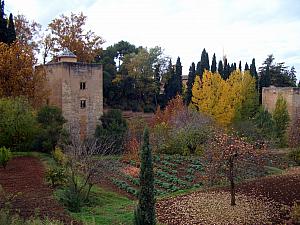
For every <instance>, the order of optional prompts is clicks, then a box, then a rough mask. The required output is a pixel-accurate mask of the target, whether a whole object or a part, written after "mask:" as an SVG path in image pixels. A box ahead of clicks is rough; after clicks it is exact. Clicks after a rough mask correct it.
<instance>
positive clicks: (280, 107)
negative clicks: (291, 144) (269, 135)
mask: <svg viewBox="0 0 300 225" xmlns="http://www.w3.org/2000/svg"><path fill="white" fill-rule="evenodd" d="M273 120H274V125H275V126H274V128H275V130H274V131H275V134H276V137H277V138H278V139H279V147H285V146H286V145H287V134H286V130H287V127H288V124H289V121H290V117H289V113H288V110H287V103H286V100H285V99H284V98H283V97H282V96H278V98H277V101H276V105H275V109H274V112H273Z"/></svg>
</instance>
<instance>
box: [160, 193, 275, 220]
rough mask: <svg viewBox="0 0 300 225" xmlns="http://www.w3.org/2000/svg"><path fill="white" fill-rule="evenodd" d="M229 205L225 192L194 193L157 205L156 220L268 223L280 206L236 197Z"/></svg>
mask: <svg viewBox="0 0 300 225" xmlns="http://www.w3.org/2000/svg"><path fill="white" fill-rule="evenodd" d="M236 203H237V205H236V206H234V207H233V206H230V193H229V192H195V193H192V194H189V195H185V196H180V197H175V198H170V199H166V200H163V201H160V202H158V203H157V218H158V220H159V221H160V222H162V223H164V224H172V225H177V224H185V225H189V224H193V225H195V224H235V225H237V224H268V223H271V219H274V218H276V217H278V216H279V214H280V210H281V206H280V205H279V204H278V203H275V202H272V201H270V200H267V199H263V198H261V199H258V198H256V197H250V196H246V195H242V194H237V195H236Z"/></svg>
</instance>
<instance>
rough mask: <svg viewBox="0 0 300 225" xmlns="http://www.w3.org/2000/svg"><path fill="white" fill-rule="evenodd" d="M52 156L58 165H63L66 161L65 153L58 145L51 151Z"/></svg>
mask: <svg viewBox="0 0 300 225" xmlns="http://www.w3.org/2000/svg"><path fill="white" fill-rule="evenodd" d="M52 156H53V158H54V160H55V161H56V162H57V163H58V164H59V165H62V166H63V165H65V164H66V162H67V158H66V156H65V154H64V153H63V152H62V150H61V148H59V147H55V149H54V151H53V152H52Z"/></svg>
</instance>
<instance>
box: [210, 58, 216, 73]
mask: <svg viewBox="0 0 300 225" xmlns="http://www.w3.org/2000/svg"><path fill="white" fill-rule="evenodd" d="M210 70H211V72H212V73H215V72H216V71H217V60H216V54H215V53H214V55H213V58H212V61H211V69H210Z"/></svg>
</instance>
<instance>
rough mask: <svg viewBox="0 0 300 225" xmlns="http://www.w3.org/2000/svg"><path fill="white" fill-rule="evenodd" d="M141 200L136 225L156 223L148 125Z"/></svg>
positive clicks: (141, 182) (142, 154)
mask: <svg viewBox="0 0 300 225" xmlns="http://www.w3.org/2000/svg"><path fill="white" fill-rule="evenodd" d="M138 198H139V202H138V205H137V208H136V210H135V211H134V224H135V225H155V224H156V218H155V198H154V172H153V163H152V152H151V147H150V144H149V131H148V128H147V127H146V128H145V130H144V135H143V146H142V149H141V169H140V190H139V194H138Z"/></svg>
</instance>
